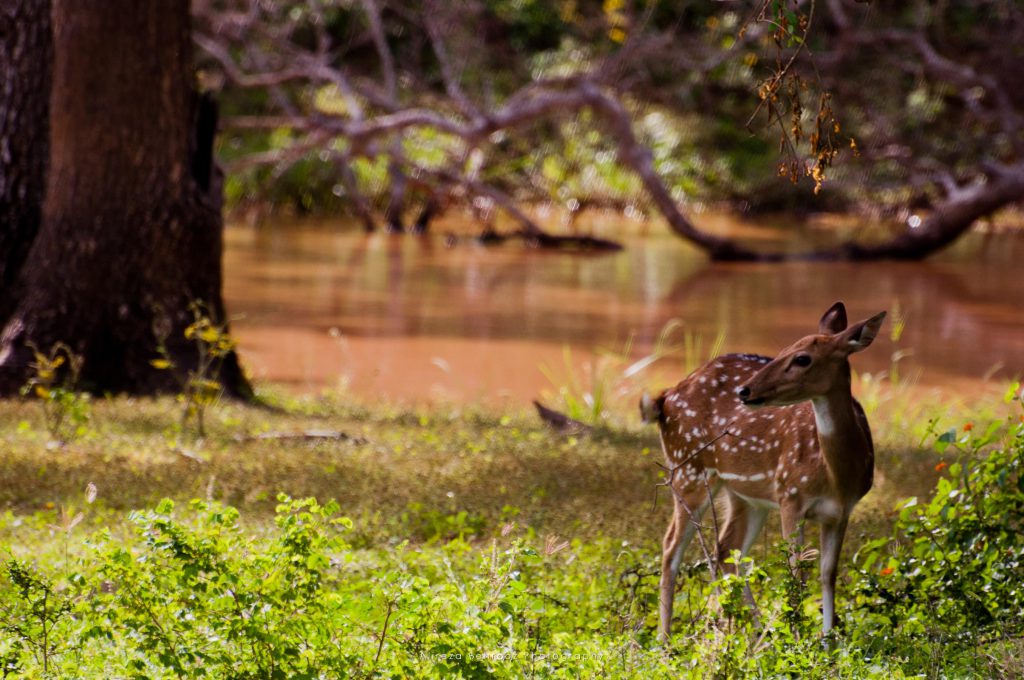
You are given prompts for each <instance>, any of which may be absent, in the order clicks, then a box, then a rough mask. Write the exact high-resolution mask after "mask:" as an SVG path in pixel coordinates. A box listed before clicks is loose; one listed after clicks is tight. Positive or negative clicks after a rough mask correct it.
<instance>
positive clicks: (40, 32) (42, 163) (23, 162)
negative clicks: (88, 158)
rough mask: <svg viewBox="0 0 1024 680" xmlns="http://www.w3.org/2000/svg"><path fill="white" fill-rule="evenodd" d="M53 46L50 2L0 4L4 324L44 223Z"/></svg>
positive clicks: (0, 316)
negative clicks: (43, 208)
mask: <svg viewBox="0 0 1024 680" xmlns="http://www.w3.org/2000/svg"><path fill="white" fill-rule="evenodd" d="M51 47H52V46H51V41H50V3H49V1H48V0H9V1H7V2H4V3H3V5H2V6H0V323H3V322H4V321H6V320H7V318H8V317H9V316H10V314H11V312H12V311H13V310H14V305H15V301H16V300H17V298H16V296H15V293H14V284H15V281H16V280H17V277H18V273H19V272H20V271H21V266H22V264H23V263H24V261H25V256H26V255H28V249H29V246H31V245H32V241H33V240H34V239H35V237H36V234H37V233H38V231H39V223H40V220H41V219H42V207H43V191H44V189H45V188H46V162H47V156H48V153H49V148H48V144H49V138H48V135H47V118H48V112H49V108H50V101H49V99H50V62H51V59H52V49H51Z"/></svg>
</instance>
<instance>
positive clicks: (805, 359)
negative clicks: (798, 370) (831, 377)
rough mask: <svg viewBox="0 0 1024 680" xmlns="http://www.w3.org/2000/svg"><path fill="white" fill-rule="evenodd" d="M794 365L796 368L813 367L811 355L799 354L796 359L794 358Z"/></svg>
mask: <svg viewBox="0 0 1024 680" xmlns="http://www.w3.org/2000/svg"><path fill="white" fill-rule="evenodd" d="M793 364H794V365H796V366H803V367H804V368H806V367H808V366H810V365H811V355H810V354H797V355H796V356H795V357H793Z"/></svg>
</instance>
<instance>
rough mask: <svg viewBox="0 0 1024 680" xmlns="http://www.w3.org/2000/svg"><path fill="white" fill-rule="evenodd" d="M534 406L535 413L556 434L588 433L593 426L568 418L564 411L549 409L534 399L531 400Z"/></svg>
mask: <svg viewBox="0 0 1024 680" xmlns="http://www.w3.org/2000/svg"><path fill="white" fill-rule="evenodd" d="M533 405H534V407H535V408H536V409H537V415H539V416H540V419H541V420H543V421H544V422H545V423H546V424H547V425H548V426H549V427H550V428H551V429H553V430H554V431H555V432H557V433H558V434H565V435H580V434H590V432H592V431H593V429H594V428H592V427H591V426H590V425H587V424H586V423H581V422H580V421H578V420H576V419H574V418H570V417H569V416H567V415H565V414H564V413H559V412H558V411H555V410H554V409H550V408H548V407H547V406H545V405H544V404H542V403H540V402H539V401H537V400H536V399H534V401H533Z"/></svg>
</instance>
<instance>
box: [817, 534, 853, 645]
mask: <svg viewBox="0 0 1024 680" xmlns="http://www.w3.org/2000/svg"><path fill="white" fill-rule="evenodd" d="M846 521H847V520H846V518H845V517H843V518H842V519H841V520H839V521H837V522H834V523H831V524H822V525H821V614H822V616H821V628H822V633H823V634H825V635H828V632H829V631H830V630H832V623H833V620H834V618H835V602H836V571H837V567H838V565H839V553H840V552H841V551H842V549H843V537H844V536H845V535H846Z"/></svg>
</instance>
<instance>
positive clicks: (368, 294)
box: [225, 223, 1024, 404]
mask: <svg viewBox="0 0 1024 680" xmlns="http://www.w3.org/2000/svg"><path fill="white" fill-rule="evenodd" d="M634 231H635V229H634ZM624 242H625V245H626V249H625V250H624V251H622V252H620V253H616V254H612V255H595V256H579V255H576V256H573V255H566V254H561V253H554V252H542V251H536V250H530V249H527V248H523V247H520V246H517V245H505V246H501V247H482V246H477V245H469V244H466V245H459V246H457V247H455V248H448V247H446V246H445V242H444V239H443V237H441V236H429V237H425V238H417V237H409V236H405V237H402V236H389V235H386V234H375V235H370V236H367V235H364V234H363V233H361V232H359V231H358V230H357V229H355V228H354V227H353V226H352V225H348V224H344V223H335V224H325V223H319V224H287V225H284V224H281V225H269V226H262V227H259V228H254V227H243V226H232V227H230V228H229V229H228V231H227V248H226V255H225V291H226V297H227V303H228V308H229V310H230V312H231V314H232V316H233V318H234V319H235V321H234V322H233V323H234V326H233V328H234V332H235V334H236V336H237V338H238V340H239V342H240V346H241V349H242V352H243V358H244V361H245V364H246V366H247V367H248V369H249V370H250V372H251V373H252V374H253V375H254V376H255V377H256V378H257V379H260V380H267V381H273V382H277V383H282V384H285V385H287V386H289V387H290V388H292V389H294V390H297V391H316V390H319V389H321V388H324V387H337V386H339V385H344V386H346V387H347V389H349V390H352V391H353V392H355V393H356V394H358V395H360V396H364V397H368V398H378V397H381V398H386V399H388V400H392V401H400V402H425V401H437V400H445V401H448V400H451V401H456V402H476V401H481V402H486V403H491V404H501V403H526V402H527V400H529V399H531V398H533V397H535V396H537V395H538V394H540V393H541V392H542V391H543V390H549V391H550V390H551V389H552V383H551V381H550V380H549V378H548V377H546V376H545V373H544V371H543V370H542V367H544V366H547V367H548V368H549V369H550V371H551V372H553V373H554V374H555V375H556V376H564V375H566V372H567V369H566V368H565V366H566V360H567V359H566V348H568V349H569V352H568V361H569V362H570V363H572V364H574V365H576V366H581V365H583V364H584V363H586V362H587V361H589V360H590V359H592V358H593V356H594V352H595V351H599V350H602V349H607V350H613V351H617V352H621V351H622V350H623V349H624V348H625V347H626V345H627V342H629V341H630V339H632V345H631V354H632V355H634V356H636V357H640V356H643V355H644V354H646V353H648V352H650V350H651V348H652V347H653V345H654V343H655V341H656V338H657V337H658V334H659V332H660V331H661V330H662V329H663V328H664V327H665V326H666V324H669V323H670V322H671V321H672V320H673V319H677V320H679V322H680V323H681V324H682V327H681V329H677V331H676V332H675V335H674V337H675V339H676V340H678V341H681V340H682V338H683V336H684V334H685V333H687V332H688V333H690V334H691V337H700V338H702V340H703V344H704V351H706V350H707V347H708V345H710V344H711V343H712V341H713V339H714V338H715V336H716V335H717V334H718V333H719V331H720V330H724V333H725V344H724V350H725V351H744V352H759V353H764V354H768V355H771V354H773V353H775V352H776V351H777V350H779V349H780V348H782V347H784V346H785V345H787V344H789V343H790V342H792V341H793V340H795V339H797V338H798V337H800V336H801V335H804V334H807V333H809V332H811V331H813V330H814V329H815V327H816V325H817V320H818V318H819V316H820V315H821V313H822V312H823V311H824V310H825V309H826V308H827V307H828V306H829V305H830V304H831V303H832V302H834V301H835V300H844V301H845V302H846V304H847V308H848V309H849V311H850V314H851V317H853V318H856V319H860V318H863V317H865V316H868V315H870V314H873V313H875V312H876V311H879V310H881V309H888V310H894V309H896V310H899V312H900V314H901V315H902V316H903V317H904V318H905V321H906V326H905V330H904V332H903V334H902V336H901V337H900V339H899V341H898V342H894V341H893V340H892V338H891V336H890V333H889V331H890V329H891V325H887V326H886V329H885V331H884V332H883V337H881V338H880V339H879V340H878V341H877V343H876V344H877V345H878V346H877V347H872V348H871V349H870V350H869V351H867V352H865V353H864V354H863V355H860V356H859V357H857V358H856V359H855V368H856V369H857V370H861V371H870V372H873V373H878V372H882V371H886V370H888V369H889V368H890V366H891V359H892V355H893V353H894V352H896V351H900V352H902V353H904V354H905V355H906V356H905V358H903V359H902V360H901V361H900V369H901V374H902V375H903V376H911V377H914V378H915V379H916V380H917V381H918V383H919V384H921V385H925V386H935V387H941V388H944V389H948V390H950V391H952V392H958V393H963V392H964V391H976V390H984V389H994V387H993V388H988V387H987V385H988V384H990V383H991V382H993V381H996V382H998V381H1001V380H1004V379H1008V378H1011V377H1015V376H1019V375H1021V373H1022V372H1024V287H1022V284H1024V268H1022V267H1021V264H1020V263H1021V262H1024V234H1021V233H1020V232H1018V233H1010V234H998V235H997V234H970V235H968V237H966V238H964V239H962V240H961V242H959V243H958V244H956V245H955V247H954V248H952V249H950V250H949V251H947V252H945V253H942V254H940V255H938V256H936V257H933V258H932V259H930V260H928V261H926V262H922V263H891V262H881V263H857V264H846V263H841V264H836V263H793V264H784V265H767V264H713V263H710V262H708V261H707V259H706V258H705V257H704V256H703V255H702V254H701V253H700V252H698V251H696V250H695V249H693V248H692V247H690V246H688V245H687V244H685V243H683V242H682V241H680V240H679V239H677V238H675V237H673V236H671V235H669V234H667V233H661V232H659V231H658V230H657V229H652V230H651V234H650V235H647V236H644V237H638V236H634V237H627V238H625V239H624ZM887 323H890V322H887ZM682 366H683V360H682V358H681V357H680V356H679V354H678V353H677V354H676V355H675V356H669V357H666V358H665V359H663V360H660V361H659V362H658V363H657V364H656V366H654V367H653V369H652V370H655V371H656V373H657V375H658V377H659V378H660V379H661V380H662V381H664V380H668V379H669V378H671V379H672V380H675V379H678V378H680V377H682V372H683V369H682ZM654 383H655V384H656V383H657V380H654Z"/></svg>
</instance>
